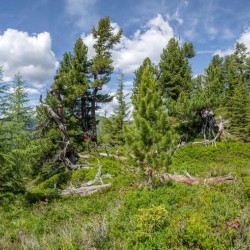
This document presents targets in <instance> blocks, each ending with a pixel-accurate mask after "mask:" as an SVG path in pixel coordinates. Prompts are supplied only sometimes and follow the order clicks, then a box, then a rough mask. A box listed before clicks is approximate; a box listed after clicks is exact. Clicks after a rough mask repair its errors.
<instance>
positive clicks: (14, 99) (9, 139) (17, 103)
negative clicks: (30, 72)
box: [0, 75, 35, 191]
mask: <svg viewBox="0 0 250 250" xmlns="http://www.w3.org/2000/svg"><path fill="white" fill-rule="evenodd" d="M28 103H29V99H28V93H27V92H26V91H25V89H24V86H23V82H22V80H21V76H20V75H17V76H16V77H15V81H14V86H13V89H12V91H11V93H9V94H8V95H7V103H6V109H5V112H4V116H3V118H2V127H1V130H2V133H3V134H4V139H3V140H4V147H2V150H3V151H2V153H3V155H4V156H5V162H4V164H3V165H1V175H0V183H1V184H0V186H1V187H0V188H1V189H2V190H9V191H19V190H22V189H23V187H24V178H25V177H27V175H28V173H30V171H31V168H32V153H33V152H34V150H35V149H34V148H31V144H30V142H31V139H32V134H31V133H30V119H31V116H32V110H31V107H29V106H28Z"/></svg>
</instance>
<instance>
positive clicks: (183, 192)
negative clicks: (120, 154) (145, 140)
mask: <svg viewBox="0 0 250 250" xmlns="http://www.w3.org/2000/svg"><path fill="white" fill-rule="evenodd" d="M89 164H90V165H91V166H92V167H93V168H92V169H79V170H76V171H71V172H70V171H63V172H61V173H57V174H55V175H53V176H52V177H50V178H49V179H47V180H43V181H41V180H36V181H34V182H33V184H32V185H31V186H29V187H28V190H27V192H26V194H25V195H24V194H18V195H13V194H5V196H2V197H1V206H0V218H1V219H0V220H1V223H0V249H6V250H8V249H55V250H56V249H65V250H66V249H147V250H148V249H222V250H224V249H237V250H238V249H242V250H244V249H247V246H249V245H250V239H249V234H250V231H249V215H250V213H249V197H250V191H249V190H250V144H247V143H231V142H230V143H229V142H228V143H217V145H216V147H215V146H202V145H188V146H185V147H182V148H181V149H179V150H178V151H177V152H175V154H174V155H173V158H172V164H171V165H170V166H168V169H167V170H166V169H165V171H168V172H170V173H174V172H177V173H179V174H183V171H184V170H185V171H188V172H189V174H191V175H194V176H201V177H204V178H206V177H213V176H219V175H225V174H229V173H232V174H233V175H235V177H236V180H234V181H232V182H230V183H222V184H219V185H213V186H209V187H208V186H204V185H200V186H188V185H185V184H180V183H172V182H168V183H164V184H163V183H160V182H157V181H154V182H153V187H152V188H148V187H147V186H146V185H144V184H143V181H144V180H145V179H146V176H145V173H143V171H141V172H140V171H138V170H137V169H134V168H133V167H132V166H131V163H130V162H126V161H118V160H114V159H113V158H112V157H106V158H101V159H100V164H101V165H102V167H103V174H105V173H109V174H110V175H111V176H112V179H105V180H104V182H106V183H109V182H110V183H112V185H111V187H110V188H108V189H105V190H102V191H100V192H98V193H95V194H93V195H90V196H85V197H84V196H78V195H72V196H67V197H61V196H60V195H59V194H60V190H61V189H63V188H66V187H67V186H69V185H74V186H75V187H77V186H80V185H81V184H82V183H85V182H87V181H89V180H91V179H93V178H94V177H95V174H96V172H97V169H98V166H99V165H98V164H99V163H98V161H97V156H96V157H93V159H90V160H89ZM159 169H160V168H159ZM162 171H164V170H162ZM45 198H46V199H47V202H45Z"/></svg>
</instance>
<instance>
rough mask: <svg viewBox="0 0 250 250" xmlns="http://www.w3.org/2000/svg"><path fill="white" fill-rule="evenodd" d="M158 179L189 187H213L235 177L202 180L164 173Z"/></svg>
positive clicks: (189, 176) (230, 175) (229, 175)
mask: <svg viewBox="0 0 250 250" xmlns="http://www.w3.org/2000/svg"><path fill="white" fill-rule="evenodd" d="M158 178H159V179H160V181H162V182H167V181H173V182H181V183H185V184H188V185H202V184H205V185H212V184H218V183H222V182H228V181H232V180H235V177H234V176H233V175H232V174H228V175H225V176H218V177H211V178H205V179H204V178H201V177H193V176H191V175H189V174H188V173H187V172H186V175H179V174H176V173H174V174H169V173H163V174H161V175H158Z"/></svg>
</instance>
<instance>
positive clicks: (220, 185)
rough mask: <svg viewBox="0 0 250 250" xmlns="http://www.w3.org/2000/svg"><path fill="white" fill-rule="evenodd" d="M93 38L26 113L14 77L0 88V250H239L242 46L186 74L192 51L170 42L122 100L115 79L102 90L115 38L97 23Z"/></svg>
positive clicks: (245, 84)
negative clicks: (112, 90)
mask: <svg viewBox="0 0 250 250" xmlns="http://www.w3.org/2000/svg"><path fill="white" fill-rule="evenodd" d="M92 36H93V38H94V39H95V43H94V45H93V49H94V51H95V55H94V57H93V58H88V56H87V53H88V47H87V46H86V45H85V44H84V42H83V40H82V39H81V38H79V39H77V40H76V42H75V44H74V47H73V48H72V52H65V53H64V55H63V58H62V60H61V62H60V65H59V68H58V70H57V73H56V75H55V77H54V81H53V83H52V84H51V87H50V89H49V90H48V91H47V95H46V96H41V97H40V100H39V105H38V106H37V107H36V109H34V108H33V107H31V106H30V102H29V96H28V93H27V92H26V91H25V86H24V81H23V80H22V76H21V73H20V74H17V75H16V76H15V80H14V82H13V84H12V85H9V84H8V85H7V84H4V82H2V84H1V89H0V102H1V106H0V110H1V116H0V131H1V134H0V136H1V140H0V147H1V151H0V163H1V164H0V169H1V171H0V218H1V219H0V220H1V225H0V249H248V246H249V245H250V236H249V235H250V227H249V214H250V213H249V197H250V175H249V174H250V172H249V169H250V145H249V141H250V56H249V53H248V50H247V47H246V46H245V45H244V44H242V43H237V44H236V45H235V49H234V52H233V53H231V54H230V55H227V56H225V57H220V56H219V55H217V54H216V55H214V56H213V57H212V58H211V61H210V63H209V65H208V66H207V68H206V69H205V71H204V73H203V74H202V75H198V76H193V74H192V68H191V64H190V60H191V59H192V58H193V57H195V54H196V51H195V48H194V46H193V44H192V43H187V42H183V41H181V40H178V39H175V38H172V39H170V40H169V42H168V44H166V47H165V48H164V49H163V51H162V54H161V59H160V62H159V64H157V65H155V64H153V63H152V61H151V59H150V58H145V60H144V61H143V63H142V64H141V66H140V67H139V68H138V69H137V70H136V71H135V72H134V79H133V89H132V94H131V98H130V101H129V102H127V101H126V100H127V99H128V96H127V95H126V94H125V91H124V88H125V85H124V74H123V72H122V71H119V72H118V79H117V80H116V82H117V91H116V95H115V96H112V95H110V94H109V93H105V91H103V88H104V86H105V85H107V84H108V83H109V82H110V80H111V77H112V76H113V73H114V66H113V61H112V49H113V48H114V46H116V45H117V44H119V42H120V39H121V36H122V31H121V30H119V31H118V32H115V30H114V28H113V27H112V25H111V22H110V19H109V17H105V18H102V19H100V21H99V23H98V25H97V27H94V28H93V29H92ZM114 98H116V100H117V106H115V108H114V110H113V113H112V115H110V116H109V115H105V116H100V115H98V112H99V110H100V109H101V107H102V104H103V103H109V102H111V101H113V99H114ZM131 106H132V111H131Z"/></svg>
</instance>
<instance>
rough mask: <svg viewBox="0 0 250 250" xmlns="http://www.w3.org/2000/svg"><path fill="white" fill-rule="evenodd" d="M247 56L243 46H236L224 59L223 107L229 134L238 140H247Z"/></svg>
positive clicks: (248, 119) (249, 117) (249, 116)
mask: <svg viewBox="0 0 250 250" xmlns="http://www.w3.org/2000/svg"><path fill="white" fill-rule="evenodd" d="M248 58H249V56H248V54H247V51H246V46H245V45H244V44H239V43H237V44H236V48H235V52H234V53H233V54H231V55H229V56H227V57H226V59H225V63H224V68H225V73H224V74H225V82H226V99H225V100H226V102H225V106H226V108H227V112H228V118H229V119H230V132H231V133H232V134H233V135H235V136H236V137H237V138H238V139H240V140H245V141H248V140H249V122H250V114H249V85H248V84H249V83H248V70H247V61H248Z"/></svg>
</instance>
